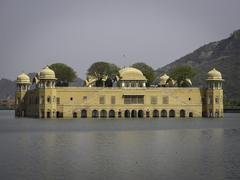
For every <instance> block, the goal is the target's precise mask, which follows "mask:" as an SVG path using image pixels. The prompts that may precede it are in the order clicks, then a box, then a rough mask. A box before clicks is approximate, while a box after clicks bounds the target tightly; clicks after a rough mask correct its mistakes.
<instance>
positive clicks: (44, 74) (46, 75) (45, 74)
mask: <svg viewBox="0 0 240 180" xmlns="http://www.w3.org/2000/svg"><path fill="white" fill-rule="evenodd" d="M39 79H48V80H53V79H56V77H55V72H54V71H53V70H51V69H50V68H49V67H48V66H46V67H45V68H44V69H43V70H42V71H41V72H40V73H39Z"/></svg>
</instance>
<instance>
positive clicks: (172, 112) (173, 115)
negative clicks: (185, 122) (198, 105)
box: [169, 109, 175, 117]
mask: <svg viewBox="0 0 240 180" xmlns="http://www.w3.org/2000/svg"><path fill="white" fill-rule="evenodd" d="M169 117H175V111H174V110H173V109H171V110H170V111H169Z"/></svg>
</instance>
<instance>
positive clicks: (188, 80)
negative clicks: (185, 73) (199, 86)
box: [185, 78, 192, 86]
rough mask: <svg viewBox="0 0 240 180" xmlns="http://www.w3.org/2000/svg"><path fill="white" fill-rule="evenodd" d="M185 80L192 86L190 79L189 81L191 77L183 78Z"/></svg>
mask: <svg viewBox="0 0 240 180" xmlns="http://www.w3.org/2000/svg"><path fill="white" fill-rule="evenodd" d="M185 81H186V82H187V83H188V84H189V85H191V86H192V81H191V79H189V78H187V79H185Z"/></svg>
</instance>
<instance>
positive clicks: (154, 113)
mask: <svg viewBox="0 0 240 180" xmlns="http://www.w3.org/2000/svg"><path fill="white" fill-rule="evenodd" d="M153 117H154V118H158V117H159V111H158V110H157V109H155V110H154V111H153Z"/></svg>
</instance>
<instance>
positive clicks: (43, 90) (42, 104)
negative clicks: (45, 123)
mask: <svg viewBox="0 0 240 180" xmlns="http://www.w3.org/2000/svg"><path fill="white" fill-rule="evenodd" d="M55 84H56V77H55V72H54V71H53V70H51V69H50V68H49V67H48V66H46V67H45V68H44V69H43V70H42V71H41V72H40V73H39V83H38V89H39V112H40V113H39V117H40V118H55V117H56V88H55Z"/></svg>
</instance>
